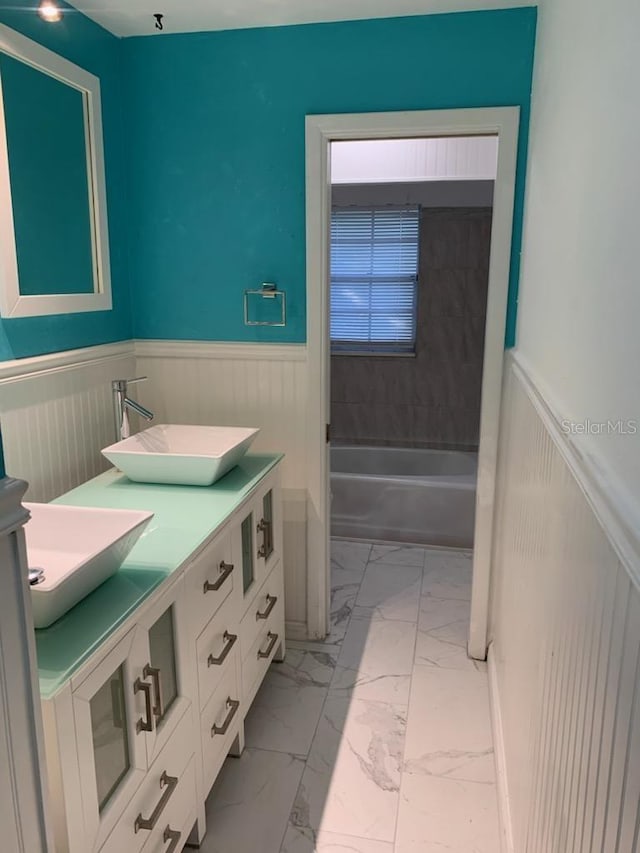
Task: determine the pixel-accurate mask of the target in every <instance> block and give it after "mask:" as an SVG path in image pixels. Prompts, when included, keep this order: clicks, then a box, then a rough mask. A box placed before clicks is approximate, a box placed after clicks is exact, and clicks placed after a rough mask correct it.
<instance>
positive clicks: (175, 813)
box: [121, 758, 197, 853]
mask: <svg viewBox="0 0 640 853" xmlns="http://www.w3.org/2000/svg"><path fill="white" fill-rule="evenodd" d="M196 798H197V791H196V762H195V758H192V759H191V761H190V762H189V764H188V766H187V769H186V770H185V771H184V773H183V775H182V778H181V779H180V782H179V784H178V787H177V788H176V791H175V794H174V795H173V797H172V798H171V802H170V803H169V804H168V805H167V808H166V809H165V810H164V811H163V813H162V815H161V817H160V819H159V820H158V823H157V824H156V827H155V829H153V830H152V831H151V835H150V836H149V839H148V841H147V843H146V844H145V845H144V847H143V848H142V853H169V851H171V853H179V851H181V850H182V849H183V847H184V845H185V843H186V841H187V838H188V837H189V833H190V832H191V829H192V827H193V824H194V823H195V822H196ZM121 853H125V851H121ZM127 853H128V851H127Z"/></svg>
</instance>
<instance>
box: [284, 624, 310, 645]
mask: <svg viewBox="0 0 640 853" xmlns="http://www.w3.org/2000/svg"><path fill="white" fill-rule="evenodd" d="M284 632H285V636H286V638H287V640H308V639H309V631H308V629H307V623H306V622H292V621H290V620H289V619H287V621H286V622H285V626H284Z"/></svg>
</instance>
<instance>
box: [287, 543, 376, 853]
mask: <svg viewBox="0 0 640 853" xmlns="http://www.w3.org/2000/svg"><path fill="white" fill-rule="evenodd" d="M371 547H372V546H371ZM371 547H370V549H369V553H370V552H371ZM366 566H367V564H366V563H365V571H366ZM362 578H364V572H363V573H362V577H361V579H360V583H359V584H358V592H360V587H361V586H362ZM329 580H330V581H331V578H329ZM356 597H357V596H356ZM352 617H353V611H351V612H350V614H349V618H348V620H347V625H346V628H345V637H346V633H347V631H348V630H349V625H350V624H351V619H352ZM341 651H342V649H340V652H341ZM340 652H339V653H338V656H337V657H336V663H335V665H334V668H333V671H334V675H335V670H336V668H337V666H338V660H339V658H340ZM331 681H333V675H332V677H331ZM331 681H330V682H329V686H328V687H327V692H326V694H325V697H324V701H323V703H322V708H321V709H320V714H319V715H318V721H317V723H316V725H315V728H314V730H313V735H312V737H311V742H310V745H309V751H308V753H307V756H306V758H305V759H304V768H303V770H302V775H301V776H300V781H299V782H298V787H297V788H296V791H295V794H294V795H293V800H292V802H291V807H290V809H289V814H288V816H287V821H286V826H285V830H284V833H283V835H282V839H281V841H280V851H282V845H283V844H284V840H285V838H286V835H287V831H288V829H289V827H290V826H291V825H292V824H291V812H292V811H293V807H294V805H295V802H296V799H297V797H298V791H299V790H300V786H301V785H302V779H303V777H304V773H305V770H306V769H307V765H308V764H309V757H310V755H311V751H312V749H313V744H314V742H315V739H316V737H317V734H318V728H319V727H320V723H321V721H322V715H323V713H324V709H325V707H326V704H327V700H328V699H329V694H330V692H331ZM320 831H321V830H320V828H318V831H317V832H318V833H319V832H320ZM312 832H313V829H312Z"/></svg>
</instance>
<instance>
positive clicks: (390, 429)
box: [331, 208, 491, 450]
mask: <svg viewBox="0 0 640 853" xmlns="http://www.w3.org/2000/svg"><path fill="white" fill-rule="evenodd" d="M490 240H491V209H490V208H423V210H422V213H421V219H420V259H419V267H418V318H417V335H416V353H415V357H401V356H387V357H377V358H372V357H368V356H332V357H331V424H332V438H333V440H334V441H337V442H341V443H349V444H374V445H394V446H397V447H440V448H448V449H463V450H475V449H477V446H478V436H479V426H480V391H481V384H482V359H483V349H484V326H485V314H486V304H487V284H488V278H489V247H490Z"/></svg>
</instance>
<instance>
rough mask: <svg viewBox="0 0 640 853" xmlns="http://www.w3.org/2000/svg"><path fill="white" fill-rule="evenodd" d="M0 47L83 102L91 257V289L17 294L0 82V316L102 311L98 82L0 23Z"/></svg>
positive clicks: (105, 246)
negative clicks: (70, 89)
mask: <svg viewBox="0 0 640 853" xmlns="http://www.w3.org/2000/svg"><path fill="white" fill-rule="evenodd" d="M0 51H1V52H2V53H6V54H8V55H9V56H12V57H14V58H16V59H20V60H22V61H23V62H26V63H27V64H28V65H31V66H33V67H34V68H37V69H38V70H40V71H43V72H45V73H46V74H49V75H50V76H52V77H55V78H57V79H58V80H60V81H62V82H63V83H66V84H67V85H69V86H73V87H74V88H75V89H78V90H79V91H81V92H82V93H83V94H84V95H85V98H84V99H83V100H84V105H85V108H84V111H85V115H84V120H85V147H86V152H87V174H88V177H89V192H90V198H89V209H90V211H92V214H93V215H92V217H91V238H92V240H91V242H92V255H93V293H54V294H47V295H33V296H24V295H22V294H21V293H20V283H19V278H18V258H17V253H16V242H15V232H14V224H13V206H12V203H11V178H10V174H9V155H8V150H7V134H6V127H5V120H4V103H3V98H2V84H1V80H0V317H2V318H3V319H10V318H14V317H37V316H43V315H47V314H75V313H78V312H82V311H108V310H110V309H111V307H112V300H111V269H110V263H109V230H108V225H107V198H106V184H105V175H104V147H103V141H102V105H101V100H100V80H99V79H98V78H97V77H95V76H94V75H93V74H90V73H89V72H88V71H85V70H84V69H83V68H80V67H79V66H78V65H75V64H74V63H73V62H69V61H68V60H67V59H64V58H63V57H61V56H58V54H57V53H54V52H53V51H51V50H48V49H47V48H46V47H42V45H40V44H38V43H37V42H35V41H32V40H31V39H29V38H27V37H26V36H23V35H21V34H20V33H17V32H15V30H12V29H10V28H9V27H6V26H4V25H3V24H0Z"/></svg>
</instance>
